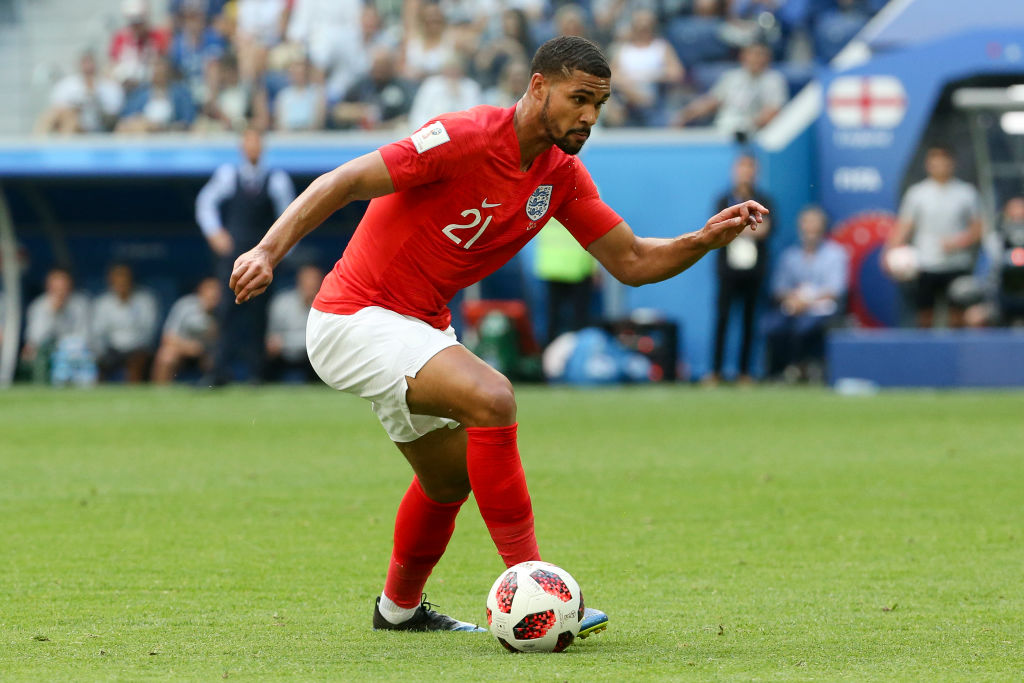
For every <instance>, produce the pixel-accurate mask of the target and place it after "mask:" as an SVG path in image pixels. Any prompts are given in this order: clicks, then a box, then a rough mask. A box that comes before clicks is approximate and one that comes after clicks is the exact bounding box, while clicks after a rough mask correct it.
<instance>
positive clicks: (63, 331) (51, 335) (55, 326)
mask: <svg viewBox="0 0 1024 683" xmlns="http://www.w3.org/2000/svg"><path fill="white" fill-rule="evenodd" d="M89 309H90V306H89V299H88V297H87V296H86V295H85V294H82V293H80V292H76V291H75V281H74V278H73V277H72V276H71V271H69V270H67V269H66V268H61V267H59V266H58V267H55V268H51V269H50V271H49V272H48V273H47V274H46V284H45V288H44V291H43V293H42V294H40V295H39V296H38V297H36V298H35V299H33V301H32V303H30V304H29V306H28V311H27V313H26V315H25V344H24V346H22V348H21V360H22V361H23V362H24V363H25V364H26V366H27V368H28V370H29V373H30V374H31V377H32V380H33V381H34V382H47V381H49V377H50V363H51V361H52V356H53V355H54V352H55V351H56V350H57V349H58V348H59V347H60V346H61V344H63V343H66V342H68V341H70V342H71V343H72V344H77V345H85V344H86V343H87V342H88V338H89V316H90V310H89Z"/></svg>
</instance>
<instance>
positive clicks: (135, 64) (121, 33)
mask: <svg viewBox="0 0 1024 683" xmlns="http://www.w3.org/2000/svg"><path fill="white" fill-rule="evenodd" d="M121 15H122V16H123V17H124V21H125V24H126V25H125V26H124V27H122V28H120V29H119V30H118V31H117V32H116V33H114V35H113V37H112V38H111V41H110V67H111V74H112V75H113V77H114V80H116V81H117V82H118V83H120V84H121V85H122V87H124V89H125V90H126V91H131V90H133V89H134V88H135V87H136V86H138V85H139V84H140V83H143V82H145V81H148V80H149V79H150V76H151V75H152V73H153V64H154V62H155V61H156V59H157V57H160V56H162V55H164V54H165V53H166V52H167V47H168V43H169V42H170V40H169V36H168V35H167V33H166V32H164V31H161V30H159V29H156V28H153V27H152V26H150V23H149V3H148V2H147V1H146V0H122V2H121Z"/></svg>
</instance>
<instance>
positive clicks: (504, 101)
mask: <svg viewBox="0 0 1024 683" xmlns="http://www.w3.org/2000/svg"><path fill="white" fill-rule="evenodd" d="M530 76H531V74H530V65H529V64H527V63H526V62H524V61H520V60H513V61H511V62H506V63H505V67H504V68H503V69H502V70H501V77H500V78H499V79H498V82H497V83H496V84H495V85H494V87H493V88H489V89H488V90H487V91H486V92H485V93H484V103H485V104H490V105H492V106H494V107H511V106H512V105H513V104H515V103H516V102H518V101H519V98H520V97H522V96H523V93H525V92H526V88H527V87H528V86H529V85H530Z"/></svg>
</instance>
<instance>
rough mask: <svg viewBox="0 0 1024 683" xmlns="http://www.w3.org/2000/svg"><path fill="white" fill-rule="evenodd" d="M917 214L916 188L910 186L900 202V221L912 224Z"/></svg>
mask: <svg viewBox="0 0 1024 683" xmlns="http://www.w3.org/2000/svg"><path fill="white" fill-rule="evenodd" d="M916 214H917V186H916V185H915V186H912V187H911V188H910V189H909V190H907V193H906V194H905V195H903V201H901V202H900V214H899V216H900V220H901V221H909V222H914V220H915V217H916Z"/></svg>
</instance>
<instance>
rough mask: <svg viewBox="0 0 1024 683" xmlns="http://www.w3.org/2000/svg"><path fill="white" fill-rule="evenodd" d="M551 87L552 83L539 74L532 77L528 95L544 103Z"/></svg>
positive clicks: (527, 90) (527, 91)
mask: <svg viewBox="0 0 1024 683" xmlns="http://www.w3.org/2000/svg"><path fill="white" fill-rule="evenodd" d="M550 85H551V83H550V81H549V80H548V79H547V78H545V77H544V74H542V73H540V72H537V73H535V74H533V75H532V76H530V86H529V87H528V88H527V89H526V93H527V94H528V95H530V96H531V97H534V98H536V99H537V100H539V101H541V102H543V101H544V99H545V98H546V97H547V90H548V88H549V87H550Z"/></svg>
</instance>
